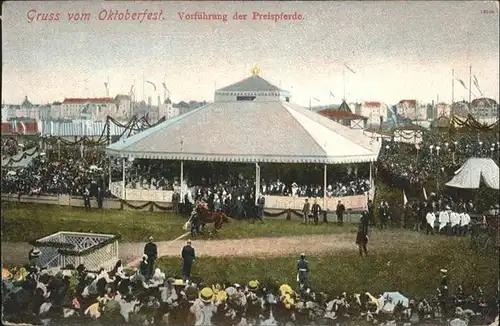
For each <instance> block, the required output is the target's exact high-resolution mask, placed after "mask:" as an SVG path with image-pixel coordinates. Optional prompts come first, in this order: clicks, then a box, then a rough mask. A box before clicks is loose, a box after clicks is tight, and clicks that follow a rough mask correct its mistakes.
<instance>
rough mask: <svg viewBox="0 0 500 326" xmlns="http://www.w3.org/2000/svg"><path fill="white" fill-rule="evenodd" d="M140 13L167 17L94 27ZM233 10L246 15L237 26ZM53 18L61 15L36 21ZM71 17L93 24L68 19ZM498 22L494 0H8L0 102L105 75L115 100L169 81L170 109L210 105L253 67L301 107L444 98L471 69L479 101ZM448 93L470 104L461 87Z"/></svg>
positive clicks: (48, 93) (96, 92)
mask: <svg viewBox="0 0 500 326" xmlns="http://www.w3.org/2000/svg"><path fill="white" fill-rule="evenodd" d="M145 9H147V10H148V11H149V12H157V13H159V12H160V10H163V12H162V16H161V18H162V19H161V20H156V21H143V22H139V21H113V20H110V21H109V20H99V14H101V15H103V13H102V10H108V11H109V10H119V11H120V12H125V11H126V10H128V11H129V12H140V11H143V10H145ZM30 10H31V11H30ZM33 10H34V11H33ZM194 12H205V13H206V14H216V13H219V14H220V13H226V14H227V15H228V20H227V21H226V22H224V21H214V20H211V21H207V20H205V21H201V20H190V21H187V20H181V19H180V13H188V14H189V13H194ZM236 12H237V13H239V14H244V13H246V14H248V15H249V16H248V19H247V20H233V19H232V17H233V15H234V14H235V13H236ZM253 12H258V13H262V14H264V13H267V12H271V13H281V12H285V13H292V14H293V13H295V12H296V13H297V14H300V15H301V16H302V19H301V20H286V21H285V20H282V21H278V22H275V21H269V20H267V21H266V20H261V21H258V20H252V15H253ZM50 13H52V14H53V16H52V17H54V16H55V14H56V13H59V20H58V21H46V20H43V19H47V18H50V15H49V14H50ZM75 13H90V15H91V18H90V20H87V21H74V20H73V21H69V19H68V17H69V16H68V14H72V15H73V14H75ZM34 14H41V15H38V16H36V15H34ZM33 17H34V18H35V19H33ZM36 17H38V18H39V19H40V20H39V21H37V20H36ZM73 17H74V16H73ZM29 19H31V21H30V20H29ZM498 26H499V14H498V2H495V1H470V2H468V1H456V2H455V1H442V2H439V1H435V2H434V1H433V2H431V1H422V2H406V1H378V2H368V1H366V2H365V1H363V2H356V1H353V2H344V1H339V2H330V1H325V2H307V3H304V2H245V3H243V2H220V3H219V2H209V1H204V2H146V1H137V2H133V3H132V2H120V1H108V2H100V1H79V2H70V1H64V2H58V1H51V2H34V1H29V2H23V1H8V2H3V5H2V66H3V74H2V100H3V102H5V103H20V102H21V101H22V100H23V99H24V97H25V96H28V97H29V99H30V100H31V101H32V102H33V103H40V104H42V103H51V102H53V101H62V100H63V99H64V98H67V97H104V96H105V95H106V90H105V86H104V83H105V82H106V81H107V79H108V77H109V92H110V95H112V96H114V95H116V94H128V93H129V91H130V89H131V86H132V85H133V84H135V90H136V98H137V99H142V98H144V97H147V96H152V98H153V103H156V102H157V96H158V95H161V96H162V98H163V87H162V83H163V82H165V84H166V85H167V88H168V89H169V91H170V97H171V99H172V101H174V102H178V101H181V100H184V101H189V100H206V101H212V100H213V97H214V90H215V89H216V88H222V87H224V86H227V85H230V84H232V83H235V82H237V81H239V80H241V79H243V78H246V77H248V76H250V75H251V73H250V70H251V68H252V67H253V66H255V65H257V66H258V67H259V68H260V75H261V76H262V77H263V78H265V79H266V80H268V81H270V82H272V83H274V84H275V85H277V86H281V87H282V88H284V89H287V90H290V91H291V92H292V94H293V95H292V101H294V102H296V103H298V104H301V105H304V106H307V105H309V102H310V101H311V102H312V105H326V104H330V103H340V102H341V100H342V98H344V89H345V95H346V96H345V97H346V99H347V100H348V102H352V101H380V102H385V103H387V104H395V103H397V102H399V101H400V100H401V99H417V100H418V101H420V102H422V103H430V102H431V101H438V100H439V102H443V101H444V102H451V99H452V69H454V71H455V77H456V78H457V79H462V80H463V81H464V82H465V83H466V85H467V86H468V84H469V66H472V72H473V75H475V76H476V77H477V80H478V82H479V86H480V89H481V91H482V92H483V94H484V96H485V97H490V98H493V99H495V100H497V101H498V99H499V89H500V86H499V27H498ZM344 64H347V66H348V67H349V68H351V69H352V71H353V72H354V73H353V72H351V71H350V70H347V69H346V68H345V66H344ZM143 76H145V77H144V79H145V80H148V81H151V82H153V83H154V84H155V85H156V87H157V91H156V92H155V91H154V88H153V86H152V85H150V84H148V83H146V85H145V87H144V88H143ZM472 86H473V93H474V94H475V95H476V96H478V97H481V96H480V93H479V91H478V90H477V89H476V88H475V86H474V84H473V85H472ZM143 89H144V91H143ZM330 93H332V94H333V95H334V97H331V96H330ZM454 97H455V101H457V100H462V99H465V100H467V99H468V91H467V90H465V89H464V88H463V87H462V86H461V85H460V83H459V82H458V81H457V82H455V96H454ZM472 98H475V96H474V95H473V96H472ZM311 99H312V100H311Z"/></svg>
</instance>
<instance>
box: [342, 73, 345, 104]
mask: <svg viewBox="0 0 500 326" xmlns="http://www.w3.org/2000/svg"><path fill="white" fill-rule="evenodd" d="M342 80H343V84H344V98H343V99H342V100H343V101H345V67H344V69H343V70H342Z"/></svg>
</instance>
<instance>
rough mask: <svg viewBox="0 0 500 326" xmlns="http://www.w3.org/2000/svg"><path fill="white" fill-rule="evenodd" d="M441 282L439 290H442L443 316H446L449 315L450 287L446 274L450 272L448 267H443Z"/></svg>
mask: <svg viewBox="0 0 500 326" xmlns="http://www.w3.org/2000/svg"><path fill="white" fill-rule="evenodd" d="M440 273H441V284H440V287H439V290H440V292H441V300H440V301H441V302H440V304H441V309H442V312H443V316H444V317H445V318H446V317H447V316H448V294H449V289H448V277H447V275H446V274H448V271H447V270H446V269H444V268H443V269H441V270H440Z"/></svg>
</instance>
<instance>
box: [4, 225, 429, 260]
mask: <svg viewBox="0 0 500 326" xmlns="http://www.w3.org/2000/svg"><path fill="white" fill-rule="evenodd" d="M187 236H188V234H184V235H181V236H180V237H179V238H177V239H175V240H172V241H161V242H156V244H157V246H158V253H159V255H160V256H178V257H179V258H180V252H181V249H182V247H183V246H184V245H185V241H186V239H187ZM355 237H356V234H355V233H342V234H323V235H309V236H293V237H292V236H290V237H272V238H250V239H228V240H194V241H193V242H192V245H193V247H194V248H195V249H196V254H197V256H212V257H221V256H259V257H263V256H270V257H273V256H274V257H276V256H283V255H289V254H300V253H301V252H305V253H307V254H308V255H310V254H314V253H328V252H335V251H350V250H352V251H357V246H356V245H355V243H354V242H355ZM429 237H430V236H429ZM429 237H428V236H426V235H424V234H421V233H417V232H411V231H404V230H386V231H378V230H375V231H372V232H370V239H369V243H368V250H369V251H375V252H376V251H380V250H387V249H391V248H398V247H401V246H408V245H415V244H416V243H419V244H418V245H419V246H420V247H422V246H431V245H432V244H431V242H432V241H429ZM425 239H427V241H424V240H425ZM432 239H436V237H432ZM144 245H145V243H143V242H142V243H130V242H125V243H120V244H119V252H120V258H121V259H122V260H123V261H124V262H126V263H127V264H128V265H129V266H135V265H136V264H137V263H138V260H140V257H141V256H142V253H143V248H144ZM30 249H31V246H30V245H29V244H27V243H9V242H2V263H3V264H6V265H18V264H24V263H26V262H27V259H28V252H29V250H30Z"/></svg>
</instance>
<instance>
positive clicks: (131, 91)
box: [130, 85, 134, 94]
mask: <svg viewBox="0 0 500 326" xmlns="http://www.w3.org/2000/svg"><path fill="white" fill-rule="evenodd" d="M133 93H134V85H132V86H131V87H130V94H133Z"/></svg>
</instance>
